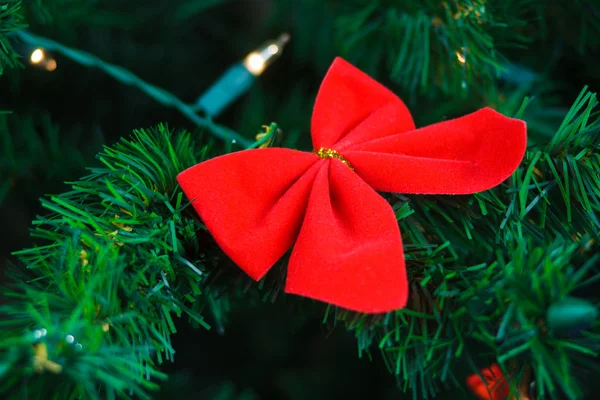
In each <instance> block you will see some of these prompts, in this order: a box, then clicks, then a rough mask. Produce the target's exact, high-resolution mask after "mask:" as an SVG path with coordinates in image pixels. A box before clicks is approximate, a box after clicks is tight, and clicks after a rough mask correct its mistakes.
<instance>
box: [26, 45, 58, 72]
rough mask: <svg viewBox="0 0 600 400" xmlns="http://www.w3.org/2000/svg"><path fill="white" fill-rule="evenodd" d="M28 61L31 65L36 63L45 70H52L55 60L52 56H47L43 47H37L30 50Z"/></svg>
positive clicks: (54, 66) (54, 67)
mask: <svg viewBox="0 0 600 400" xmlns="http://www.w3.org/2000/svg"><path fill="white" fill-rule="evenodd" d="M29 61H30V62H31V64H33V65H38V66H40V67H42V68H44V69H45V70H46V71H49V72H52V71H54V70H55V69H56V67H57V64H56V60H55V59H54V58H52V57H48V56H47V55H46V52H45V51H44V49H41V48H37V49H35V50H33V51H32V52H31V55H30V56H29Z"/></svg>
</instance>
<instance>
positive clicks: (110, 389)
mask: <svg viewBox="0 0 600 400" xmlns="http://www.w3.org/2000/svg"><path fill="white" fill-rule="evenodd" d="M202 152H203V151H202V150H198V149H197V148H196V147H195V146H194V144H193V141H192V140H191V137H190V135H189V134H187V133H181V134H177V135H175V134H173V133H172V132H171V131H169V130H168V129H167V128H166V127H165V126H162V125H161V126H159V127H158V128H157V129H155V130H149V131H144V130H140V131H136V132H135V133H134V139H133V140H122V141H121V142H119V143H118V144H116V145H115V146H113V147H107V148H105V150H104V152H102V153H100V155H99V160H100V161H101V162H102V164H103V165H104V167H102V168H93V169H91V174H90V175H88V176H87V177H85V178H83V179H81V180H79V181H77V182H75V183H74V184H73V190H72V191H70V192H67V193H64V194H62V195H59V196H54V197H51V198H49V199H45V200H43V201H42V204H43V206H44V208H46V209H48V210H49V211H51V214H50V215H48V216H45V217H40V218H39V219H38V220H37V221H36V222H35V225H36V228H35V230H34V231H33V236H34V237H35V238H37V239H38V240H41V241H42V242H43V245H40V246H36V247H34V248H32V249H29V250H24V251H20V252H18V253H16V255H17V256H18V257H19V259H20V261H21V262H22V263H23V265H26V266H27V269H26V270H24V269H20V270H18V271H17V272H16V273H17V276H16V277H15V279H14V281H16V282H20V284H18V285H17V286H16V287H15V288H13V289H12V290H10V291H6V293H5V294H6V295H7V296H8V297H10V298H13V301H11V302H9V303H8V304H7V305H6V306H4V307H2V309H1V312H2V314H4V316H5V318H3V320H4V322H3V323H2V324H3V327H2V328H3V329H2V334H1V335H2V340H1V343H3V345H2V349H1V350H0V382H3V383H2V386H0V388H1V389H2V390H3V391H4V392H8V391H9V390H11V389H14V390H17V388H18V387H19V385H20V383H22V382H24V380H26V381H27V382H29V383H28V385H27V386H28V387H29V388H30V390H32V391H33V392H35V390H38V389H40V390H41V388H42V387H45V385H49V384H51V385H52V387H53V388H54V389H53V390H56V391H57V392H56V393H63V394H64V396H61V398H71V396H79V395H81V396H83V397H85V398H100V397H103V394H105V395H106V396H108V398H114V397H115V395H119V396H126V395H127V394H128V393H130V394H135V395H137V396H141V397H146V395H144V393H145V391H146V390H148V389H152V388H154V387H156V385H155V384H154V383H151V381H152V379H153V378H154V377H162V375H161V374H160V373H159V372H158V371H157V370H156V367H155V363H156V361H158V363H161V362H162V361H163V360H164V359H167V360H172V359H173V354H174V349H173V348H172V346H171V341H170V337H171V335H172V334H173V333H175V325H174V323H173V317H174V316H182V315H185V316H187V317H188V318H189V319H190V321H191V322H192V323H193V324H194V325H197V326H202V327H204V328H208V325H207V324H206V322H205V321H204V319H203V316H202V314H201V312H202V308H203V307H204V301H202V293H203V292H202V289H201V286H202V284H203V281H204V279H205V273H204V271H203V269H204V268H203V266H202V265H203V262H204V261H203V260H202V258H203V255H202V252H201V251H200V249H199V247H198V246H199V244H198V232H199V231H200V230H201V227H200V225H199V224H198V223H197V222H196V221H195V220H194V219H192V218H189V217H186V216H185V212H184V210H185V208H186V207H187V204H186V202H185V201H184V200H183V193H182V192H181V190H180V189H179V188H178V186H177V183H176V181H175V176H176V175H177V172H178V171H181V170H183V169H185V168H186V167H189V166H191V165H193V164H195V163H196V162H198V161H199V160H201V159H202V157H203V155H202V154H203V153H202ZM31 299H36V301H35V302H34V303H30V302H29V300H31ZM6 317H9V318H6ZM41 330H44V331H43V332H45V333H44V335H43V337H40V336H39V332H42V331H41ZM36 332H38V333H36ZM67 335H71V337H73V338H75V339H74V340H76V342H77V343H78V344H79V345H81V346H78V345H77V344H75V342H73V343H70V340H71V339H69V338H70V337H69V336H67ZM65 341H66V343H65ZM37 343H44V344H45V345H46V346H47V348H48V359H49V360H51V361H52V362H54V363H57V364H58V365H60V366H61V369H62V371H63V372H62V373H59V374H56V375H53V374H51V373H50V374H48V373H47V374H42V375H39V376H38V374H37V372H36V370H35V368H33V367H32V360H33V362H34V364H35V361H34V360H35V358H32V356H33V353H32V345H35V344H37ZM20 366H23V367H25V368H19V367H20ZM38 372H39V371H38ZM36 388H38V389H36ZM101 395H102V396H101Z"/></svg>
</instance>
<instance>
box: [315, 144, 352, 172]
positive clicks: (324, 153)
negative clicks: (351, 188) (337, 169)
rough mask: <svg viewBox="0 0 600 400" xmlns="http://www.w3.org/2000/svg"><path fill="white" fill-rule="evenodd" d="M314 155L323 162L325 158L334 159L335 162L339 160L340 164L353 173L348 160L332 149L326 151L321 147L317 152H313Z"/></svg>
mask: <svg viewBox="0 0 600 400" xmlns="http://www.w3.org/2000/svg"><path fill="white" fill-rule="evenodd" d="M314 153H315V154H316V155H318V156H319V157H321V158H322V159H324V160H325V159H326V158H335V159H336V160H340V161H341V162H342V164H344V165H345V166H347V167H348V168H350V169H351V170H352V171H354V167H352V165H351V164H350V162H348V160H346V158H345V157H344V156H343V155H341V154H340V153H338V152H337V151H335V150H333V149H326V148H325V147H321V148H320V149H319V150H315V151H314Z"/></svg>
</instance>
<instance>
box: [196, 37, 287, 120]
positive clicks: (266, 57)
mask: <svg viewBox="0 0 600 400" xmlns="http://www.w3.org/2000/svg"><path fill="white" fill-rule="evenodd" d="M289 40H290V35H289V34H288V33H284V34H282V35H281V36H279V37H278V38H277V39H274V40H270V41H268V42H266V43H264V44H263V45H262V46H261V47H259V48H258V49H256V50H254V51H252V52H250V53H249V54H248V55H247V56H246V57H245V58H244V59H243V60H242V61H241V62H238V63H236V64H234V65H232V66H231V67H230V68H229V69H227V70H226V71H225V73H224V74H223V75H222V76H221V77H220V78H219V79H218V80H217V81H216V82H215V83H214V84H213V85H212V86H211V87H209V88H208V90H207V91H206V92H204V93H203V94H202V95H201V96H200V97H199V98H198V99H197V100H196V103H195V104H194V105H192V106H191V108H192V110H194V111H196V112H197V111H202V112H204V113H206V115H208V116H210V117H213V118H214V117H216V116H218V115H219V114H220V113H221V112H222V111H223V110H225V108H227V107H228V106H229V105H230V104H231V103H232V102H233V101H235V100H236V99H237V98H238V97H240V96H241V95H243V94H244V93H246V92H247V91H248V90H249V89H250V87H252V85H253V84H254V81H255V80H256V77H258V76H259V75H260V74H262V73H263V72H264V71H265V69H267V67H268V66H269V65H271V64H272V63H273V62H274V61H275V60H276V59H277V58H278V57H279V56H280V55H281V53H282V52H283V48H284V46H285V44H286V43H287V42H289Z"/></svg>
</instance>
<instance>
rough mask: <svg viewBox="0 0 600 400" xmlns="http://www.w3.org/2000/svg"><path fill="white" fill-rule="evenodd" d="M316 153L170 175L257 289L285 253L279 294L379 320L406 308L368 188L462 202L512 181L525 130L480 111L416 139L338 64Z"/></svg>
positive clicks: (406, 119) (388, 238)
mask: <svg viewBox="0 0 600 400" xmlns="http://www.w3.org/2000/svg"><path fill="white" fill-rule="evenodd" d="M312 141H313V145H314V148H315V152H312V153H308V152H301V151H296V150H290V149H284V148H267V149H256V150H245V151H240V152H236V153H232V154H227V155H224V156H221V157H217V158H214V159H211V160H208V161H206V162H203V163H201V164H198V165H196V166H194V167H192V168H189V169H187V170H186V171H184V172H182V173H181V174H180V175H179V176H178V181H179V183H180V185H181V187H182V188H183V190H184V192H185V194H186V195H187V197H188V198H189V199H191V200H193V206H194V208H195V209H196V211H197V212H198V214H199V215H200V217H201V218H202V220H203V221H204V223H205V224H206V227H207V228H208V230H209V231H210V232H211V234H212V235H213V236H214V238H215V240H216V241H217V243H218V244H219V246H221V248H222V249H223V251H224V252H225V253H226V254H227V255H228V256H229V257H231V259H232V260H233V261H234V262H235V263H236V264H237V265H239V266H240V268H242V269H243V270H244V271H246V273H247V274H248V275H250V276H251V277H252V278H253V279H255V280H259V279H261V278H262V277H263V276H264V275H265V274H266V272H267V271H268V270H269V269H270V268H271V267H272V266H273V264H274V263H275V262H276V261H277V260H278V259H279V258H281V257H282V256H283V254H284V253H285V252H286V251H288V250H289V249H290V248H291V247H292V246H294V249H293V251H292V254H291V257H290V260H289V265H288V269H287V281H286V287H285V291H286V292H287V293H294V294H298V295H302V296H306V297H310V298H313V299H317V300H321V301H325V302H327V303H331V304H334V305H338V306H341V307H344V308H346V309H350V310H355V311H360V312H369V313H378V312H387V311H391V310H394V309H398V308H402V307H404V306H405V304H406V301H407V297H408V282H407V277H406V267H405V263H404V254H403V250H402V240H401V237H400V230H399V229H398V223H397V221H396V218H395V215H394V212H393V211H392V208H391V207H390V205H389V204H388V203H387V202H386V201H385V200H384V199H383V198H382V197H381V196H379V195H378V194H377V193H376V192H375V190H380V191H386V192H398V193H413V194H468V193H474V192H478V191H483V190H486V189H489V188H491V187H493V186H496V185H498V184H500V183H501V182H502V181H503V180H505V179H506V178H507V177H509V176H510V175H511V174H512V173H513V171H514V170H515V169H516V168H517V166H518V165H519V163H520V161H521V159H522V157H523V154H524V152H525V147H526V142H527V139H526V128H525V123H524V122H523V121H520V120H515V119H510V118H507V117H504V116H502V115H501V114H499V113H497V112H495V111H493V110H491V109H488V108H486V109H482V110H479V111H477V112H475V113H473V114H470V115H467V116H465V117H462V118H458V119H455V120H451V121H446V122H442V123H439V124H435V125H431V126H427V127H425V128H421V129H415V125H414V123H413V120H412V117H411V115H410V113H409V111H408V109H407V108H406V106H405V105H404V103H403V102H402V101H401V100H400V99H399V98H397V97H396V96H395V95H394V94H393V93H392V92H390V91H389V90H388V89H386V88H385V87H383V86H382V85H380V84H379V83H377V82H376V81H374V80H373V79H371V78H370V77H369V76H367V75H366V74H364V73H363V72H361V71H360V70H358V69H356V68H355V67H354V66H352V65H350V64H349V63H347V62H346V61H344V60H342V59H341V58H337V59H336V60H335V61H334V63H333V65H332V66H331V68H330V70H329V72H328V73H327V76H326V77H325V80H324V81H323V83H322V85H321V89H320V91H319V94H318V96H317V100H316V104H315V108H314V112H313V117H312Z"/></svg>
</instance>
